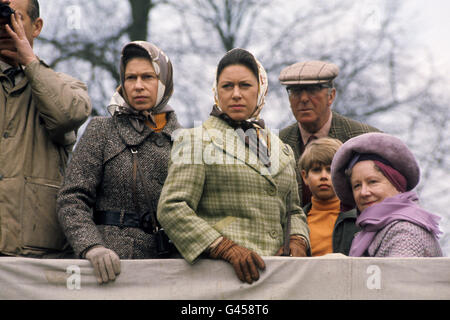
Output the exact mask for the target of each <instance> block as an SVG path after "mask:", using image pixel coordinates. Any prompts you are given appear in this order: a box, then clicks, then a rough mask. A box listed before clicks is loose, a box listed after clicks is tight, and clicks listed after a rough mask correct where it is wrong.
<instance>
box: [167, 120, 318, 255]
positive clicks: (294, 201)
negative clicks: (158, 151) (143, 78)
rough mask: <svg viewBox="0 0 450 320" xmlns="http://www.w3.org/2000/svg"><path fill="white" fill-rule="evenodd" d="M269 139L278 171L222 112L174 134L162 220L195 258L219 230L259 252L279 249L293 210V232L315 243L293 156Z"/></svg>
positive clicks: (183, 249)
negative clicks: (259, 156)
mask: <svg viewBox="0 0 450 320" xmlns="http://www.w3.org/2000/svg"><path fill="white" fill-rule="evenodd" d="M181 136H182V138H181ZM270 137H271V138H270V139H271V144H272V147H271V150H272V152H271V163H272V168H273V172H272V173H269V172H267V168H265V167H264V165H263V164H261V163H260V162H259V160H258V161H257V160H256V157H254V156H253V153H250V152H249V149H248V148H247V147H245V144H244V143H243V142H242V140H241V139H240V138H239V137H238V136H237V134H236V133H235V132H234V130H233V129H232V128H231V127H230V126H229V125H228V124H227V123H226V122H224V121H222V120H221V119H219V118H216V117H210V118H209V119H207V120H206V121H205V122H204V123H203V126H202V127H199V128H194V129H189V130H186V131H184V132H183V133H181V134H180V136H178V137H176V138H175V142H174V146H173V149H172V159H171V162H170V164H169V166H170V167H169V172H168V176H167V179H166V182H165V184H164V187H163V190H162V193H161V198H160V201H159V205H158V220H159V222H160V224H161V225H162V226H163V228H164V229H165V230H166V232H167V235H168V236H169V238H170V239H171V240H172V241H173V242H174V244H175V246H176V247H177V248H178V250H179V251H180V253H181V254H182V255H183V257H184V258H185V259H186V260H187V261H188V262H189V263H193V262H194V261H195V259H197V258H198V257H199V255H200V254H201V253H202V252H203V251H205V249H207V248H208V247H209V246H210V245H211V243H212V242H213V241H214V240H216V239H217V238H218V237H220V236H221V235H222V236H225V237H227V238H229V239H231V240H232V241H234V242H236V243H237V244H239V245H240V246H243V247H245V248H248V249H251V250H253V251H255V252H256V253H258V254H259V255H261V256H270V255H274V254H275V253H276V252H277V250H278V249H279V248H280V247H281V246H282V244H283V237H284V230H285V225H286V216H287V213H288V212H292V219H291V232H290V234H299V235H302V236H303V237H305V238H306V239H307V240H308V242H309V229H308V227H307V224H306V216H305V214H304V213H303V211H302V209H301V207H300V205H299V197H298V191H297V181H296V177H295V169H294V164H295V160H294V154H293V153H292V150H291V148H290V147H289V146H287V145H285V144H284V143H282V142H281V141H280V140H279V139H278V137H277V136H275V135H273V134H271V133H270ZM252 156H253V158H252ZM249 157H250V158H249Z"/></svg>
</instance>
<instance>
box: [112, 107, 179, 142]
mask: <svg viewBox="0 0 450 320" xmlns="http://www.w3.org/2000/svg"><path fill="white" fill-rule="evenodd" d="M113 122H114V124H115V126H116V128H117V131H118V133H119V136H120V137H121V138H122V141H123V143H124V144H125V145H126V146H138V145H140V144H141V143H142V142H143V141H144V140H146V139H148V137H149V136H150V135H151V134H153V133H154V131H153V130H152V129H150V128H149V127H147V126H145V127H144V130H143V131H142V132H141V133H139V132H137V131H136V130H135V129H134V127H133V126H132V125H131V123H130V120H129V119H128V117H127V116H114V117H113ZM179 127H180V125H179V123H178V120H177V117H176V115H175V113H174V112H168V113H167V124H166V125H165V127H164V128H163V130H162V131H161V134H163V135H166V136H168V137H169V139H170V137H171V134H172V132H173V131H175V130H176V129H178V128H179Z"/></svg>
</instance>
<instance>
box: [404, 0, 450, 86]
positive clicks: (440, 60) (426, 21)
mask: <svg viewBox="0 0 450 320" xmlns="http://www.w3.org/2000/svg"><path fill="white" fill-rule="evenodd" d="M404 1H405V2H406V3H407V4H406V5H405V8H404V9H405V10H404V15H405V19H408V18H409V19H411V23H412V31H411V32H413V33H414V36H412V37H411V40H412V41H414V42H416V44H417V45H419V46H420V45H423V46H424V47H425V46H426V47H428V48H429V50H430V53H431V56H432V57H433V58H434V59H435V60H436V66H437V68H438V69H439V70H441V71H443V73H444V74H448V75H450V37H449V31H450V17H449V14H450V1H448V0H404ZM414 29H416V30H414ZM449 78H450V76H449Z"/></svg>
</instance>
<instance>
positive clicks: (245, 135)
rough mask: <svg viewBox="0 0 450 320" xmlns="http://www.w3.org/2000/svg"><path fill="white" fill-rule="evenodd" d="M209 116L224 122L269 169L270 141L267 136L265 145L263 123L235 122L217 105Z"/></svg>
mask: <svg viewBox="0 0 450 320" xmlns="http://www.w3.org/2000/svg"><path fill="white" fill-rule="evenodd" d="M210 115H211V116H213V117H217V118H219V119H221V120H223V121H225V122H226V123H227V124H228V125H229V126H230V127H232V128H233V129H234V130H235V132H236V134H237V135H238V136H239V138H240V139H241V140H242V141H243V142H244V143H245V145H246V146H247V147H248V148H249V149H250V150H251V151H252V152H253V153H254V154H256V156H257V157H258V159H259V160H260V161H261V162H262V163H263V164H264V166H266V167H267V168H268V167H270V165H271V163H270V151H269V148H270V139H269V136H267V143H266V141H265V140H264V138H263V137H262V134H261V129H265V123H264V120H262V119H248V120H244V121H236V120H233V119H231V118H230V116H228V115H227V114H226V113H225V112H223V111H221V110H220V109H219V108H218V107H217V105H214V106H213V109H212V111H211V113H210Z"/></svg>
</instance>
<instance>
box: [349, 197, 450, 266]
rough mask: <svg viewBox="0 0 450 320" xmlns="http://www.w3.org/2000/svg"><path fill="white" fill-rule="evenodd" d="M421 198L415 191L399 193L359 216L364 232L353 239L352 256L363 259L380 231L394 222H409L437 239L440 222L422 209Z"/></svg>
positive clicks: (358, 221)
mask: <svg viewBox="0 0 450 320" xmlns="http://www.w3.org/2000/svg"><path fill="white" fill-rule="evenodd" d="M418 200H419V198H418V196H417V193H415V192H414V191H409V192H404V193H399V194H397V195H395V196H393V197H389V198H386V199H384V200H383V201H382V202H380V203H377V204H374V205H372V206H370V207H368V208H366V209H365V210H363V211H362V212H361V214H359V216H358V218H357V219H356V225H358V226H360V227H361V229H362V231H361V232H359V233H358V234H357V235H356V237H355V238H354V239H353V242H352V246H351V248H350V254H349V255H350V256H352V257H361V256H362V255H363V254H364V252H365V251H366V250H367V248H368V247H369V246H370V244H371V243H372V241H373V239H374V238H375V236H376V234H377V233H378V231H380V230H381V229H383V228H384V227H385V226H387V225H388V224H390V223H391V222H394V221H409V222H411V223H414V224H415V225H418V226H419V227H422V228H424V229H425V230H427V231H428V232H430V233H431V234H432V235H433V236H434V237H435V238H436V239H438V237H439V234H440V233H442V232H441V231H440V230H439V220H440V217H438V216H437V215H435V214H432V213H430V212H428V211H426V210H424V209H422V208H421V207H420V206H419V205H418V204H417V202H418Z"/></svg>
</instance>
